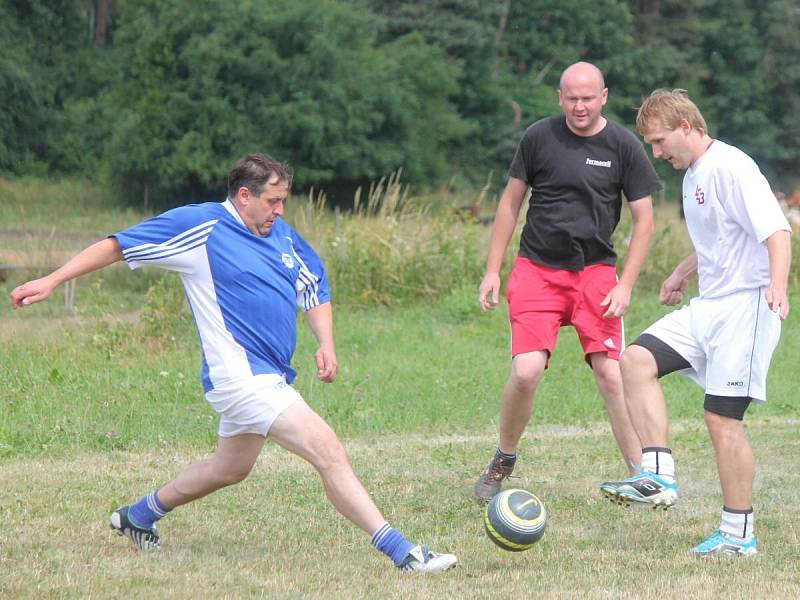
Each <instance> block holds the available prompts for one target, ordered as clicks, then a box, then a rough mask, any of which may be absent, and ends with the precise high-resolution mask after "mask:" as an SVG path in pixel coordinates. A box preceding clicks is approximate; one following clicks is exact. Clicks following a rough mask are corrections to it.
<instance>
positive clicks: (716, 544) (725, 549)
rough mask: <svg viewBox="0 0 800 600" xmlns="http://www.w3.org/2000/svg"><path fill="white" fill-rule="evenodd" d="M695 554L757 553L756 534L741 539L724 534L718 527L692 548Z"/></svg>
mask: <svg viewBox="0 0 800 600" xmlns="http://www.w3.org/2000/svg"><path fill="white" fill-rule="evenodd" d="M692 553H693V554H694V555H695V556H704V557H705V556H723V555H728V556H754V555H755V554H757V553H758V544H756V536H754V535H751V536H750V539H748V540H746V541H745V540H743V539H741V538H735V537H733V536H730V535H725V534H724V533H722V532H721V531H720V530H719V529H718V530H717V531H715V532H714V533H712V534H711V535H710V536H708V537H707V538H706V540H705V541H704V542H703V543H701V544H698V545H697V546H695V547H694V548H692Z"/></svg>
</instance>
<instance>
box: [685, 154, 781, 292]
mask: <svg viewBox="0 0 800 600" xmlns="http://www.w3.org/2000/svg"><path fill="white" fill-rule="evenodd" d="M683 210H684V214H685V215H686V226H687V228H688V230H689V236H690V237H691V239H692V244H693V245H694V248H695V251H696V252H697V264H698V277H699V279H700V297H701V298H715V297H720V296H725V295H728V294H731V293H733V292H737V291H740V290H745V289H752V288H760V287H764V286H767V285H769V283H770V273H769V254H768V252H767V245H766V239H767V238H768V237H770V236H771V235H772V234H773V233H775V232H776V231H781V230H786V231H791V227H790V226H789V222H788V221H787V220H786V217H785V216H784V214H783V212H782V211H781V208H780V206H779V205H778V201H777V200H776V199H775V195H774V194H773V193H772V190H771V189H770V187H769V183H768V182H767V180H766V178H765V177H764V175H762V173H761V171H760V170H759V168H758V165H756V163H755V162H754V161H753V159H751V158H750V157H749V156H747V154H745V153H744V152H742V151H741V150H739V149H738V148H735V147H733V146H731V145H729V144H726V143H725V142H721V141H719V140H715V141H714V142H713V143H712V144H711V146H710V147H709V149H708V150H706V152H705V153H704V154H703V155H702V156H701V157H700V158H698V159H697V160H696V161H695V162H694V164H692V166H690V167H689V169H688V170H687V171H686V174H685V176H684V178H683Z"/></svg>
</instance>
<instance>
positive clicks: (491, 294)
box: [478, 273, 500, 312]
mask: <svg viewBox="0 0 800 600" xmlns="http://www.w3.org/2000/svg"><path fill="white" fill-rule="evenodd" d="M478 304H480V305H481V310H482V311H484V312H486V311H487V310H494V309H495V308H497V305H498V304H500V275H498V274H497V273H487V274H486V275H484V277H483V281H481V286H480V288H478Z"/></svg>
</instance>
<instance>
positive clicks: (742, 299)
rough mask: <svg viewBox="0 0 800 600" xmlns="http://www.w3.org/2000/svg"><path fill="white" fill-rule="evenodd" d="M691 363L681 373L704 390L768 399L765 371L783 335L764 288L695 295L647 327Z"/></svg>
mask: <svg viewBox="0 0 800 600" xmlns="http://www.w3.org/2000/svg"><path fill="white" fill-rule="evenodd" d="M643 333H647V334H650V335H653V336H655V337H657V338H658V339H660V340H661V341H663V342H664V343H665V344H667V345H668V346H670V347H671V348H672V349H673V350H675V351H676V352H677V353H678V354H680V355H681V356H682V357H683V358H685V359H686V361H687V362H688V363H689V364H690V365H691V368H690V369H683V370H681V371H678V373H681V374H683V375H687V376H688V377H691V378H692V379H693V380H694V381H696V382H697V383H698V384H699V385H700V387H702V388H704V389H705V391H706V394H711V395H714V396H738V397H750V398H751V399H753V400H754V401H757V402H764V401H766V399H767V371H768V370H769V363H770V360H771V359H772V353H773V352H774V350H775V347H776V346H777V345H778V340H779V339H780V335H781V319H780V316H778V314H777V313H774V312H772V311H771V310H770V308H769V306H768V305H767V300H766V298H765V297H764V290H763V289H752V290H743V291H740V292H734V293H733V294H728V295H727V296H722V297H721V298H705V299H704V298H694V299H692V300H691V302H689V305H688V306H684V307H683V308H680V309H678V310H676V311H674V312H672V313H670V314H668V315H666V316H664V317H663V318H661V319H659V320H658V321H656V322H655V323H654V324H653V325H651V326H650V327H648V328H647V329H646V330H645V331H644V332H643Z"/></svg>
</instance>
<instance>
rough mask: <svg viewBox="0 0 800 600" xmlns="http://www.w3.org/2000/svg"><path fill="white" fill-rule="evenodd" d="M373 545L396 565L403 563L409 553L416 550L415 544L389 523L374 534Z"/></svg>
mask: <svg viewBox="0 0 800 600" xmlns="http://www.w3.org/2000/svg"><path fill="white" fill-rule="evenodd" d="M371 544H372V545H373V546H375V548H377V549H378V550H380V551H381V552H383V553H384V554H385V555H386V556H388V557H389V558H391V559H392V562H393V563H394V564H395V565H399V564H400V563H402V562H403V559H404V558H405V557H406V556H408V553H409V551H410V550H411V549H412V548H414V544H412V543H411V542H409V541H408V540H407V539H406V538H405V536H404V535H403V534H402V533H400V532H399V531H397V529H395V528H394V527H392V526H391V525H389V523H384V524H383V525H381V526H380V527H379V528H378V529H377V530H376V531H375V533H373V534H372V540H371Z"/></svg>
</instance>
